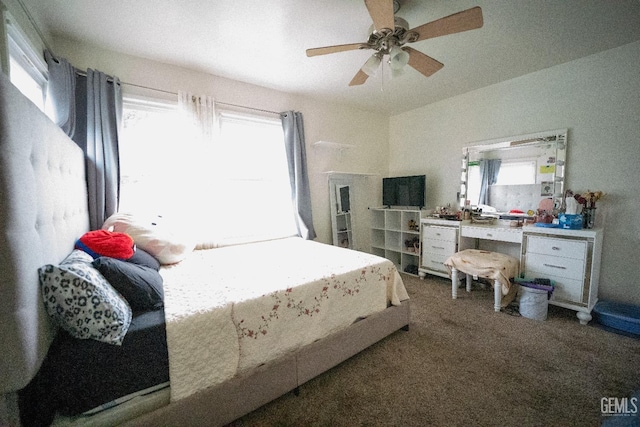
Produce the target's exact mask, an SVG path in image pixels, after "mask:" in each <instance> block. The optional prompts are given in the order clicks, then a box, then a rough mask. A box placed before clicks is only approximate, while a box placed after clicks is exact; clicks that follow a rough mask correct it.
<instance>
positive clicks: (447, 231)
mask: <svg viewBox="0 0 640 427" xmlns="http://www.w3.org/2000/svg"><path fill="white" fill-rule="evenodd" d="M457 231H458V230H457V229H455V228H451V227H433V226H431V227H423V228H422V239H423V240H428V239H431V240H446V241H450V242H454V243H455V242H456V241H457V240H458V238H457Z"/></svg>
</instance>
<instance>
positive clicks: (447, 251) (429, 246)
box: [422, 239, 456, 256]
mask: <svg viewBox="0 0 640 427" xmlns="http://www.w3.org/2000/svg"><path fill="white" fill-rule="evenodd" d="M455 252H456V242H454V241H452V242H448V241H446V240H434V239H425V240H423V241H422V253H423V255H424V254H436V255H447V256H450V255H453V254H454V253H455Z"/></svg>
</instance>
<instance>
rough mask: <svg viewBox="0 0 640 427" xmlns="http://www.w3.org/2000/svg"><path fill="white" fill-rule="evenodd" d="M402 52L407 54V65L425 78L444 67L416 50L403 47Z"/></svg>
mask: <svg viewBox="0 0 640 427" xmlns="http://www.w3.org/2000/svg"><path fill="white" fill-rule="evenodd" d="M402 50H404V51H405V52H408V53H409V62H408V64H409V65H410V66H411V67H413V68H415V69H416V70H418V71H419V72H421V73H422V74H423V75H424V76H425V77H429V76H430V75H432V74H433V73H435V72H436V71H438V70H439V69H441V68H442V67H444V64H443V63H442V62H440V61H436V60H435V59H433V58H432V57H430V56H428V55H425V54H424V53H422V52H420V51H418V50H415V49H413V48H410V47H409V46H404V47H403V48H402Z"/></svg>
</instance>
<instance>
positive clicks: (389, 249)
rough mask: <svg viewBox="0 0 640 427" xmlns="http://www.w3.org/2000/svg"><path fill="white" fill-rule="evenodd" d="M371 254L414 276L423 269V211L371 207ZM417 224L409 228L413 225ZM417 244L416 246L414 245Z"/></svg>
mask: <svg viewBox="0 0 640 427" xmlns="http://www.w3.org/2000/svg"><path fill="white" fill-rule="evenodd" d="M370 212H371V253H372V254H374V255H378V256H382V257H385V258H387V259H389V260H390V261H392V262H393V263H394V264H395V265H396V268H397V269H398V271H401V272H405V273H408V274H411V275H414V276H417V275H418V268H419V266H420V218H421V217H422V212H421V211H420V210H410V209H386V208H370ZM411 222H412V224H415V226H414V227H413V228H410V223H411ZM412 242H415V245H414V244H413V243H412Z"/></svg>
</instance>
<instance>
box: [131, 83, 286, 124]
mask: <svg viewBox="0 0 640 427" xmlns="http://www.w3.org/2000/svg"><path fill="white" fill-rule="evenodd" d="M120 83H121V84H123V85H128V86H134V87H139V88H141V89H148V90H153V91H156V92H162V93H168V94H170V95H175V96H178V93H177V92H171V91H168V90H164V89H157V88H155V87H149V86H143V85H139V84H135V83H127V82H120ZM214 103H215V104H217V105H224V106H226V107H235V108H243V109H245V110H253V111H260V112H261V113H268V114H275V115H276V116H279V115H280V113H279V112H277V111H271V110H263V109H261V108H255V107H247V106H246V105H238V104H230V103H228V102H220V101H214Z"/></svg>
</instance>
